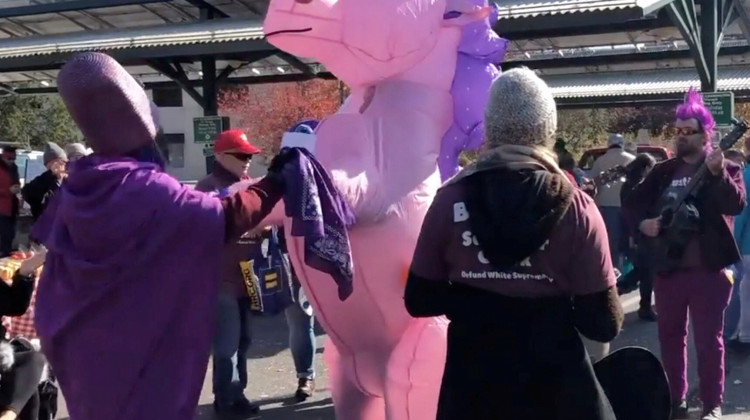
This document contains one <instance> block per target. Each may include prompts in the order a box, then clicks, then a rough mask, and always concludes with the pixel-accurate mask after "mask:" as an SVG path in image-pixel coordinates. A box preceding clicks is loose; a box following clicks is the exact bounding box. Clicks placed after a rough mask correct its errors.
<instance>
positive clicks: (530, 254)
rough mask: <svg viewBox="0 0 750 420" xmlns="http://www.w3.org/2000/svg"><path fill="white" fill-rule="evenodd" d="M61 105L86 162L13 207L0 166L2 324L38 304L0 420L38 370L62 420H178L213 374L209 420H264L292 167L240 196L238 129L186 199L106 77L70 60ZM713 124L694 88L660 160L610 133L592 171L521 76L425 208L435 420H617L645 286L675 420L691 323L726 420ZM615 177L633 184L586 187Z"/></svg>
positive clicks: (741, 225)
mask: <svg viewBox="0 0 750 420" xmlns="http://www.w3.org/2000/svg"><path fill="white" fill-rule="evenodd" d="M58 86H59V91H60V95H61V97H62V99H63V101H64V102H65V104H66V107H67V109H68V110H69V112H70V114H71V116H72V117H73V119H74V121H75V122H76V124H77V125H78V127H79V128H80V129H81V132H82V133H83V135H84V136H85V138H86V141H87V143H88V145H89V146H90V147H91V150H89V149H87V148H86V147H85V146H84V145H82V144H72V145H67V146H66V147H65V148H61V147H59V146H58V145H56V144H54V143H49V144H48V145H47V146H46V148H45V151H44V156H43V159H44V164H45V166H46V169H47V170H46V172H44V173H43V174H42V175H40V176H39V177H37V178H36V179H34V180H31V181H30V182H27V183H26V185H25V186H24V187H23V188H21V185H20V184H21V183H20V180H19V174H18V170H17V168H15V164H14V160H15V150H13V149H12V148H4V149H3V151H2V155H1V156H0V157H2V159H0V252H1V253H2V255H3V256H7V255H10V254H11V252H12V249H13V245H12V243H13V239H14V237H15V230H16V219H17V217H18V212H19V207H20V205H21V203H20V201H19V200H18V196H19V195H20V197H22V199H23V201H25V202H26V203H28V205H29V207H30V209H31V213H32V217H33V220H34V226H33V228H32V231H31V235H30V240H31V241H33V242H34V243H35V244H39V246H38V247H35V249H38V252H37V253H35V254H32V255H30V256H27V257H31V258H27V259H26V260H25V261H24V262H23V264H22V265H21V267H20V269H19V270H18V271H17V273H16V275H15V277H14V279H13V281H12V282H11V283H10V284H6V283H3V282H0V315H13V316H17V315H21V314H23V313H24V312H26V310H27V308H28V307H29V305H30V303H31V300H32V295H33V294H34V289H35V285H36V286H37V287H36V288H37V289H38V298H37V299H36V305H35V308H34V317H35V322H36V331H35V334H38V336H39V338H40V345H41V352H40V351H39V346H34V345H33V343H32V345H29V344H28V343H26V342H25V341H24V340H22V339H18V340H15V341H11V342H8V341H3V342H2V343H0V420H10V419H15V418H20V419H22V420H29V419H38V418H40V417H39V411H40V401H41V396H40V389H39V387H38V384H39V383H40V382H41V381H42V376H43V375H45V366H46V364H47V363H49V365H50V367H51V370H50V371H49V372H47V374H46V375H47V376H50V377H53V378H55V379H56V380H57V381H58V382H59V385H60V387H61V389H62V392H63V394H64V396H65V398H66V401H67V405H68V409H69V412H70V415H71V418H72V419H74V420H101V419H127V420H129V419H155V420H156V419H191V418H192V417H193V414H194V410H195V405H196V403H197V400H198V395H199V393H200V385H201V384H202V383H203V379H204V377H205V374H206V363H207V361H208V355H209V353H210V354H212V355H213V373H212V375H213V378H212V383H213V393H214V397H215V401H214V408H215V410H216V411H217V412H218V413H219V414H220V415H230V416H234V417H235V418H249V417H251V416H254V415H257V414H258V412H259V407H258V405H256V404H254V403H252V402H250V400H249V399H248V398H247V396H246V394H245V388H246V386H247V384H248V381H249V380H252V373H251V372H248V366H247V357H248V351H249V349H250V346H251V341H252V318H253V316H255V315H254V313H253V305H254V303H253V301H252V300H253V296H252V295H253V291H252V290H251V288H252V287H254V286H253V284H252V283H251V282H250V281H248V276H247V275H246V274H247V273H245V272H243V267H246V265H243V264H247V263H249V266H250V267H252V266H253V264H254V261H255V263H258V261H261V260H263V259H265V258H271V257H270V256H269V255H268V254H269V253H270V252H271V251H269V250H270V249H271V247H270V246H269V244H273V249H274V250H277V251H278V253H279V254H280V255H282V256H285V255H286V253H287V250H286V240H285V234H284V231H283V227H281V226H265V225H264V224H263V223H262V222H263V220H264V218H266V217H267V216H268V215H269V214H270V213H271V212H272V211H273V209H274V208H275V207H276V204H277V203H278V202H279V201H280V200H282V199H283V197H284V194H285V192H286V188H287V185H288V183H289V179H290V178H289V177H290V176H292V175H290V174H291V173H293V172H294V170H293V169H294V168H295V166H294V165H295V160H294V159H295V157H294V156H295V154H294V153H292V152H290V151H289V150H286V149H285V150H282V151H281V152H280V153H279V154H278V155H276V156H275V157H274V159H273V160H272V162H271V163H270V166H269V168H268V173H267V175H266V176H265V177H263V178H262V179H259V180H253V179H250V178H248V176H247V171H248V167H249V163H250V161H251V160H252V158H253V156H256V155H258V154H259V153H261V150H259V149H258V148H257V147H255V146H254V145H253V144H252V143H251V142H250V141H248V139H247V136H246V134H245V133H243V132H242V131H240V130H228V131H225V132H222V133H221V134H220V135H219V136H218V137H217V138H216V139H215V142H214V154H215V157H216V164H215V166H214V168H213V170H212V172H211V173H210V174H209V175H208V176H207V177H206V178H204V179H203V180H201V181H200V182H199V183H198V185H197V186H196V187H195V189H193V188H190V187H188V186H185V185H182V184H180V183H179V182H177V181H176V180H175V179H174V178H172V177H170V176H169V175H167V174H166V173H165V172H164V168H165V161H164V159H163V157H162V155H161V153H160V151H159V147H158V146H157V143H156V140H157V138H158V136H159V135H160V133H161V130H160V127H159V120H158V113H157V112H156V107H155V106H154V105H153V104H152V103H151V102H150V100H149V99H148V97H147V96H146V93H145V92H144V91H143V88H142V87H141V86H140V85H139V84H138V83H137V82H136V81H135V80H134V79H133V78H132V77H131V76H130V75H129V74H128V73H127V72H126V71H125V70H124V69H123V68H122V67H121V66H120V65H119V64H118V63H117V62H115V61H114V60H113V59H112V58H111V57H108V56H106V55H104V54H98V53H88V54H82V55H79V56H77V57H75V58H73V59H72V60H70V61H69V62H68V63H67V64H66V65H65V66H64V67H63V69H62V70H61V72H60V75H59V79H58ZM511 93H512V95H513V97H514V100H513V101H508V100H507V98H508V96H509V94H511ZM92 104H96V105H95V106H94V105H92ZM511 108H512V109H511ZM714 125H715V124H714V120H713V118H712V116H711V114H710V112H709V111H708V109H707V108H706V107H705V105H704V104H703V102H702V100H701V98H700V95H699V94H698V93H697V92H695V91H692V90H691V91H690V92H688V94H687V95H686V99H685V101H684V103H683V104H682V105H681V106H680V107H678V109H677V111H676V117H675V127H674V141H675V144H674V149H675V151H676V156H675V157H674V158H672V159H668V160H666V161H663V162H657V161H656V160H655V159H654V157H653V156H651V155H648V154H637V153H635V154H634V153H632V152H633V151H632V149H631V150H626V149H628V147H627V144H626V143H625V141H624V139H623V137H622V136H621V135H618V134H613V135H611V136H610V137H609V139H608V141H607V144H608V149H607V151H606V153H604V154H603V155H602V156H601V157H600V158H598V159H597V160H596V162H594V165H593V167H592V169H591V170H590V171H589V172H588V173H583V172H582V171H580V170H579V169H578V168H576V164H575V160H574V159H573V156H572V154H571V153H570V152H568V151H567V150H566V149H565V144H564V142H563V141H559V140H558V141H557V142H555V136H556V126H557V111H556V104H555V101H554V99H553V97H552V94H551V92H550V90H549V88H548V87H547V85H546V84H545V82H544V81H542V80H541V79H540V78H539V77H538V76H537V75H535V74H534V73H533V72H532V71H530V70H528V69H514V70H511V71H508V72H505V73H504V74H503V75H502V76H500V77H499V78H498V79H497V80H496V81H495V82H494V83H493V85H492V90H491V92H490V100H489V102H488V105H487V107H486V110H485V140H486V145H485V148H484V150H483V151H482V152H481V153H480V155H479V157H478V159H477V161H476V162H475V163H473V164H471V165H469V166H468V167H466V168H463V170H462V171H461V172H460V173H459V174H458V175H456V176H455V177H453V178H451V179H450V180H449V181H448V182H446V183H445V184H444V185H443V186H442V188H441V189H440V190H439V191H438V194H437V196H436V197H435V199H434V201H433V203H432V205H431V206H430V209H429V211H428V213H427V215H426V217H425V220H424V223H423V226H422V229H421V234H420V236H419V240H418V243H417V247H416V250H415V253H414V257H413V260H412V262H411V267H410V269H409V273H408V278H407V281H406V286H405V293H404V303H405V306H406V309H407V310H408V312H409V313H410V314H411V315H412V316H413V317H434V316H446V317H447V318H448V319H450V321H451V323H450V326H449V330H448V339H447V344H448V353H447V354H448V356H447V360H446V362H445V373H444V375H443V379H442V388H441V392H440V397H439V402H438V414H437V418H438V419H439V420H456V419H462V418H471V419H476V420H483V419H488V420H489V419H496V418H523V419H545V420H547V419H577V420H586V419H591V420H615V419H616V416H615V412H614V410H613V408H612V406H611V405H610V403H609V401H608V397H607V395H606V393H605V391H604V390H603V389H602V387H601V386H600V385H599V383H598V379H597V376H596V374H595V372H594V370H593V368H592V358H593V359H594V360H597V359H600V358H602V357H603V356H604V355H605V354H606V353H607V351H606V348H604V349H602V348H599V349H598V350H593V349H592V348H591V347H590V343H595V344H599V345H604V344H605V343H608V342H611V341H612V340H613V339H614V338H615V337H616V336H617V335H618V333H619V331H620V329H621V327H622V323H623V309H622V305H621V302H620V297H619V296H620V295H621V294H623V293H625V292H628V291H631V290H635V289H636V288H639V289H640V295H641V299H640V307H639V310H638V316H639V318H640V319H642V320H645V321H652V322H656V323H657V327H658V332H659V334H658V336H659V343H660V350H661V360H662V363H663V366H664V370H665V372H666V375H667V378H668V379H669V386H670V394H671V395H670V399H671V404H672V418H675V419H680V418H687V413H688V408H689V407H688V402H687V401H686V396H687V356H686V342H687V341H686V340H687V334H688V328H687V326H688V319H690V322H691V323H692V325H693V333H694V341H695V344H696V349H697V353H698V375H699V377H700V398H701V401H702V420H718V419H720V418H721V416H722V413H721V404H722V402H723V392H724V379H725V378H724V375H725V373H724V363H725V360H724V359H725V349H724V347H725V344H724V343H725V342H727V343H728V345H729V346H730V347H731V348H733V349H735V350H736V351H738V352H740V353H743V352H744V354H750V352H749V351H748V348H750V280H747V279H745V281H744V282H743V280H742V279H743V277H745V274H746V273H749V272H750V228H748V227H747V226H748V224H750V221H749V220H748V217H749V216H750V214H748V213H750V210H748V207H747V206H746V197H745V183H746V181H748V180H750V165H745V161H746V158H745V156H744V155H742V154H741V153H738V152H732V151H727V152H723V151H722V150H719V149H714V148H713V147H712V139H713V138H714V129H715V127H714ZM314 128H315V127H310V126H308V125H302V124H299V125H297V126H294V127H292V128H291V129H290V131H302V132H312V131H313V130H314ZM746 148H747V149H748V152H750V143H747V144H746ZM616 167H622V177H623V178H624V180H619V179H616V180H615V181H614V182H607V183H604V184H601V185H596V183H594V182H592V179H593V178H595V177H596V176H598V175H600V174H601V173H604V172H606V171H608V170H611V169H612V168H616ZM702 168H705V169H702ZM702 171H705V180H704V181H703V183H702V184H701V185H700V187H699V188H698V189H697V190H696V192H695V193H694V194H692V195H691V199H690V200H689V201H687V202H686V204H685V205H684V206H682V207H681V208H684V209H685V212H686V214H687V215H688V216H689V217H687V220H688V221H689V222H690V223H689V225H688V226H686V227H684V229H683V230H684V231H685V232H687V233H686V234H685V238H686V239H685V243H684V244H683V246H682V248H681V249H680V252H679V255H678V256H677V259H676V262H675V264H674V265H671V266H668V265H666V264H665V263H664V262H663V261H660V260H658V259H657V258H655V255H657V253H655V252H653V250H652V249H651V248H650V247H651V246H653V244H654V238H658V237H660V235H661V234H662V232H663V230H664V228H665V226H664V224H666V221H664V220H663V219H662V209H663V208H665V206H667V205H669V203H670V202H671V201H672V200H674V199H675V198H676V197H678V196H679V195H680V194H681V192H682V191H683V190H684V189H685V188H686V187H687V186H688V185H689V184H690V180H691V179H692V178H693V177H694V176H696V174H698V173H703V172H702ZM320 176H323V177H325V176H326V175H325V174H321V175H320ZM507 197H514V199H513V200H508V199H507ZM287 227H288V226H287ZM467 232H468V239H469V240H468V242H467V235H466V233H467ZM274 252H275V251H274ZM256 259H257V260H258V261H256ZM282 259H283V258H282ZM285 261H286V264H282V265H281V267H283V268H282V271H280V272H279V273H280V276H281V278H282V280H281V281H282V282H287V283H288V284H289V285H290V287H289V291H288V294H289V297H290V298H289V302H287V303H286V304H284V305H282V307H283V311H284V314H285V316H286V320H287V324H288V327H289V344H290V348H291V351H292V356H293V363H294V366H295V370H296V372H297V380H298V382H297V389H296V391H295V396H296V398H297V399H298V400H299V401H304V400H305V399H307V398H309V397H311V396H312V395H313V393H314V391H315V382H314V378H315V370H314V357H315V334H314V329H313V327H314V322H315V321H314V315H313V313H312V308H311V307H310V305H309V303H308V302H306V300H305V298H304V291H303V290H301V287H300V285H299V282H298V280H297V279H296V276H295V274H294V269H293V267H292V266H291V265H290V264H289V262H288V258H286V260H285ZM42 264H43V265H44V269H43V273H44V274H43V277H42V279H41V281H39V279H37V278H36V277H35V273H36V272H37V271H38V269H39V267H41V266H42ZM251 270H252V268H251ZM355 287H356V286H355ZM652 294H653V295H654V296H655V305H652ZM8 338H10V337H8ZM584 343H587V345H588V346H589V349H588V350H587V347H586V346H584ZM3 346H5V348H4V347H3ZM8 349H10V350H8ZM42 352H43V354H44V356H42ZM595 352H596V353H598V354H595ZM8 357H10V360H8V359H7V358H8ZM498 413H503V416H502V417H498ZM644 418H646V417H644Z"/></svg>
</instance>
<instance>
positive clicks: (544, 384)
mask: <svg viewBox="0 0 750 420" xmlns="http://www.w3.org/2000/svg"><path fill="white" fill-rule="evenodd" d="M484 126H485V135H486V143H485V149H484V150H483V151H482V152H481V153H480V155H479V157H478V159H477V161H476V162H475V163H473V164H470V165H468V166H467V167H466V168H465V169H463V170H462V171H461V172H459V173H458V174H457V175H456V176H455V177H454V178H453V179H451V180H449V181H448V182H447V183H446V184H445V185H444V186H443V187H442V188H441V189H440V190H438V193H437V195H436V196H435V199H434V201H433V203H432V205H431V206H430V208H429V210H428V211H427V215H426V216H425V219H424V223H423V225H422V230H421V232H420V235H419V240H418V242H417V246H416V250H415V251H414V258H413V260H412V264H411V267H410V270H409V275H408V279H407V284H406V289H405V296H404V299H405V304H406V309H407V310H408V311H409V313H410V314H411V315H412V316H415V317H430V316H440V315H447V317H448V318H449V319H450V321H451V323H450V326H449V330H448V355H447V358H446V364H445V373H444V375H443V382H442V386H441V390H440V400H439V404H438V415H437V419H438V420H449V419H451V420H452V419H459V418H466V419H473V420H494V419H498V418H503V419H516V418H517V419H545V420H561V419H578V420H614V419H615V415H614V413H613V410H612V408H611V406H610V404H609V401H608V399H607V396H606V395H605V394H604V392H603V391H602V389H601V387H600V386H599V384H598V381H597V379H596V377H595V376H594V372H593V370H592V368H591V361H590V360H589V358H588V357H586V352H585V350H584V347H583V345H582V344H581V337H580V335H579V333H578V331H580V332H581V333H582V334H583V335H585V336H587V337H589V338H591V339H594V340H597V341H600V342H607V341H611V340H612V339H614V338H615V336H617V334H618V332H619V330H620V327H621V325H622V318H623V314H622V307H621V306H620V303H619V300H618V297H617V290H616V288H615V275H614V272H613V269H612V263H611V261H610V259H609V249H608V247H607V233H606V230H605V228H604V223H603V221H602V218H601V215H600V214H599V212H598V210H597V208H596V206H595V205H594V203H593V201H592V199H591V198H590V197H588V196H587V195H586V194H585V193H584V192H583V191H581V190H579V189H577V188H575V187H574V186H573V185H572V184H571V182H570V181H569V180H568V178H567V177H566V176H565V175H564V174H563V173H562V171H561V170H560V168H559V167H558V166H557V163H556V162H555V157H554V154H553V153H552V146H553V144H554V139H555V131H556V126H557V111H556V107H555V101H554V99H553V97H552V94H551V92H550V89H549V88H548V87H547V85H546V83H545V82H544V81H542V80H541V79H540V78H539V77H538V76H537V75H536V74H534V72H532V71H531V70H529V69H526V68H519V69H513V70H510V71H508V72H505V73H503V74H502V75H501V76H499V77H498V78H497V79H496V80H495V82H494V83H493V85H492V88H491V91H490V98H489V102H488V104H487V108H486V111H485V122H484Z"/></svg>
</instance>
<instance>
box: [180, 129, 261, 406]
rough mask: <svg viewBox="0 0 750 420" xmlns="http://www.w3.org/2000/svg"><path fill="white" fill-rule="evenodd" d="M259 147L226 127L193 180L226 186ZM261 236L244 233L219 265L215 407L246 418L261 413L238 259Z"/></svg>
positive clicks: (211, 187)
mask: <svg viewBox="0 0 750 420" xmlns="http://www.w3.org/2000/svg"><path fill="white" fill-rule="evenodd" d="M258 153H260V149H258V148H257V147H255V146H253V145H252V144H250V142H249V141H248V140H247V135H245V133H244V132H242V130H227V131H224V132H222V133H221V134H219V135H218V136H217V137H216V141H215V143H214V154H215V156H216V164H215V165H214V169H213V172H211V174H209V175H208V176H207V177H205V178H203V179H202V180H201V181H200V182H198V184H197V185H196V186H195V189H196V190H198V191H205V192H217V193H219V195H222V194H223V191H226V189H227V188H228V187H229V186H230V185H232V184H234V183H236V182H238V181H241V180H247V179H249V178H248V176H247V170H248V168H249V166H250V160H251V159H252V157H253V156H254V155H257V154H258ZM261 243H262V238H260V237H256V236H254V235H245V236H243V237H242V238H240V239H239V240H238V241H237V242H236V243H234V244H228V245H227V246H226V248H225V251H224V254H223V257H222V261H221V266H220V267H218V269H219V270H220V272H221V283H220V285H219V302H218V305H217V307H216V310H217V312H216V328H215V330H214V337H213V345H212V347H213V348H212V352H213V388H214V389H213V391H214V409H215V410H216V411H217V412H219V414H222V415H224V414H227V415H230V416H238V417H240V418H246V417H249V416H252V415H254V414H256V413H258V410H259V407H258V406H257V405H256V404H253V403H251V402H250V401H248V400H247V398H246V397H245V395H244V391H245V388H246V387H247V352H248V350H249V348H250V341H251V340H250V337H251V331H250V316H251V315H250V297H249V296H248V294H247V291H246V289H245V283H244V278H243V276H242V271H241V270H240V265H239V264H240V261H244V260H246V259H247V256H248V255H251V254H253V252H254V249H256V248H258V249H259V248H260V246H261Z"/></svg>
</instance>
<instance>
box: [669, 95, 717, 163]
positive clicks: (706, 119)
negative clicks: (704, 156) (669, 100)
mask: <svg viewBox="0 0 750 420" xmlns="http://www.w3.org/2000/svg"><path fill="white" fill-rule="evenodd" d="M675 117H676V118H677V119H678V120H683V121H685V120H690V119H695V120H696V121H698V126H699V127H700V129H701V130H703V134H704V136H705V138H706V139H707V140H708V141H707V142H706V151H710V150H711V147H712V146H711V139H712V138H713V135H714V127H715V126H716V122H715V121H714V116H713V115H712V114H711V111H710V110H709V109H708V108H706V105H705V104H704V103H703V97H702V96H701V94H700V93H698V91H697V90H696V89H695V88H692V87H691V88H690V90H688V92H687V94H686V95H685V101H684V102H683V103H682V105H680V106H678V107H677V112H675Z"/></svg>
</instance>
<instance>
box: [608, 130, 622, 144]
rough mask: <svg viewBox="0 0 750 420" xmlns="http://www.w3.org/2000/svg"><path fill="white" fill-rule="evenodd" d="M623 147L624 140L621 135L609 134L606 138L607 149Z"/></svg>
mask: <svg viewBox="0 0 750 420" xmlns="http://www.w3.org/2000/svg"><path fill="white" fill-rule="evenodd" d="M624 145H625V138H623V137H622V134H617V133H611V134H610V135H609V137H608V138H607V147H613V146H619V147H622V146H624Z"/></svg>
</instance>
